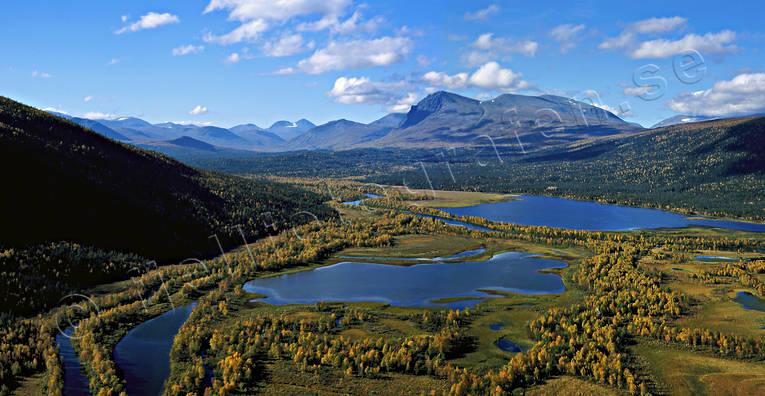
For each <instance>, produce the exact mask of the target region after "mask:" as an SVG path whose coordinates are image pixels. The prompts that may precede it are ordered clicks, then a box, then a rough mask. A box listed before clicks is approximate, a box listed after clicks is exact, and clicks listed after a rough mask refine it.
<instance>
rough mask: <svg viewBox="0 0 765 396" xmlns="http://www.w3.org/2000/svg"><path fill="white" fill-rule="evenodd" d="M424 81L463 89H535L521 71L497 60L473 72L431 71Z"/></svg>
mask: <svg viewBox="0 0 765 396" xmlns="http://www.w3.org/2000/svg"><path fill="white" fill-rule="evenodd" d="M422 81H423V82H426V83H428V84H429V85H430V86H431V87H442V88H447V89H456V90H463V89H467V88H469V87H479V88H483V89H488V90H493V91H502V92H515V91H523V90H529V89H534V86H533V85H531V84H530V83H529V82H528V81H526V80H524V79H523V75H522V74H521V73H515V72H513V71H512V70H510V69H505V68H502V66H500V64H499V63H497V62H487V63H485V64H484V65H482V66H481V67H479V68H478V70H476V71H475V72H474V73H473V74H471V75H468V73H464V72H463V73H457V74H454V75H449V74H446V73H443V72H435V71H431V72H428V73H425V75H423V76H422Z"/></svg>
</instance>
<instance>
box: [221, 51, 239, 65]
mask: <svg viewBox="0 0 765 396" xmlns="http://www.w3.org/2000/svg"><path fill="white" fill-rule="evenodd" d="M241 60H242V57H241V56H239V54H238V53H236V52H234V53H233V54H231V55H229V56H227V57H226V58H225V59H223V62H225V63H228V64H231V63H237V62H239V61H241Z"/></svg>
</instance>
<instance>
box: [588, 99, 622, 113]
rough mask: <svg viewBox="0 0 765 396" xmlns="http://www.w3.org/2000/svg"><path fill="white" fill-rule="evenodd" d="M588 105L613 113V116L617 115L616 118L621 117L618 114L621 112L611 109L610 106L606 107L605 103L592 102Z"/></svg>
mask: <svg viewBox="0 0 765 396" xmlns="http://www.w3.org/2000/svg"><path fill="white" fill-rule="evenodd" d="M588 104H591V105H593V106H595V107H598V108H601V109H603V110H605V111H608V112H610V113H613V114H614V115H618V116H621V115H622V114H620V113H621V111H620V110H619V109H617V108H615V107H611V106H609V105H607V104H605V103H600V102H597V101H593V102H592V103H588Z"/></svg>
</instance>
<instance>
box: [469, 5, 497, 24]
mask: <svg viewBox="0 0 765 396" xmlns="http://www.w3.org/2000/svg"><path fill="white" fill-rule="evenodd" d="M498 12H499V6H497V5H496V4H492V5H490V6H488V7H486V8H483V9H480V10H478V11H475V12H466V13H465V20H466V21H482V20H484V19H486V18H488V17H490V16H492V15H494V14H496V13H498Z"/></svg>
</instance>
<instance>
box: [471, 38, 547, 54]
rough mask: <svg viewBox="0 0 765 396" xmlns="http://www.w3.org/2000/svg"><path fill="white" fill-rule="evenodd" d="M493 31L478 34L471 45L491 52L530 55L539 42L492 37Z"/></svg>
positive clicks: (534, 52) (535, 49) (533, 52)
mask: <svg viewBox="0 0 765 396" xmlns="http://www.w3.org/2000/svg"><path fill="white" fill-rule="evenodd" d="M493 35H494V34H493V33H484V34H482V35H480V36H478V39H476V40H475V41H474V42H473V44H472V46H473V47H475V48H477V49H479V50H485V51H489V52H493V53H519V54H523V55H525V56H529V57H532V56H534V55H535V54H536V52H537V49H539V44H538V43H536V42H534V41H528V40H527V41H517V42H513V40H511V39H509V38H504V37H497V38H494V37H493Z"/></svg>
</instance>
